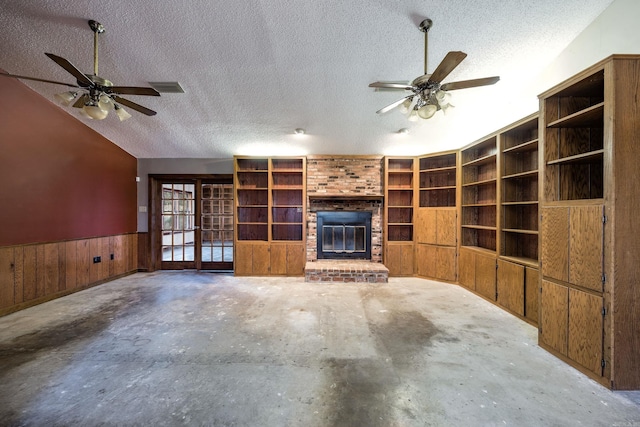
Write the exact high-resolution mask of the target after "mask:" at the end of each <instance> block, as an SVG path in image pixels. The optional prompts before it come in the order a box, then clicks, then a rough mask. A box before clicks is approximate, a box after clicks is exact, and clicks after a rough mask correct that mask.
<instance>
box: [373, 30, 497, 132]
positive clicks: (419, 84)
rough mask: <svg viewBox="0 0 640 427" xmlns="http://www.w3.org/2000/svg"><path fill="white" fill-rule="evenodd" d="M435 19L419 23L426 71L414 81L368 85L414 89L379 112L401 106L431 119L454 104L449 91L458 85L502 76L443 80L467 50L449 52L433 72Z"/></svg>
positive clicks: (487, 81)
mask: <svg viewBox="0 0 640 427" xmlns="http://www.w3.org/2000/svg"><path fill="white" fill-rule="evenodd" d="M432 24H433V22H432V21H431V19H429V18H427V19H425V20H424V21H422V22H421V23H420V25H419V27H418V28H419V29H420V31H422V32H423V33H424V74H423V75H422V76H419V77H417V78H416V79H414V80H413V81H412V82H411V83H398V82H384V81H378V82H374V83H371V84H370V85H369V87H372V88H376V90H379V89H387V90H405V91H410V92H412V93H411V94H410V95H408V96H405V97H404V98H402V99H399V100H398V101H396V102H394V103H392V104H389V105H387V106H386V107H384V108H381V109H380V110H378V111H376V113H378V114H382V113H386V112H387V111H391V110H393V109H394V108H396V107H400V106H402V109H403V110H404V111H405V112H408V113H409V119H412V118H417V117H421V118H423V119H429V118H431V117H433V115H434V114H435V113H436V112H437V111H438V110H444V109H446V108H448V107H451V106H452V105H451V104H450V103H449V98H450V95H449V93H448V91H450V90H457V89H467V88H472V87H477V86H486V85H492V84H494V83H496V82H497V81H498V80H500V77H497V76H496V77H485V78H481V79H473V80H463V81H458V82H451V83H442V81H443V80H444V79H445V78H446V77H447V76H448V75H449V73H451V71H453V70H454V68H456V67H457V66H458V65H459V64H460V63H461V62H462V60H463V59H464V58H466V57H467V54H466V53H464V52H460V51H455V52H449V53H447V55H446V56H445V57H444V59H443V60H442V62H440V64H439V65H438V66H437V67H436V69H435V70H434V71H433V73H432V74H429V73H428V68H427V53H428V40H429V29H430V28H431V26H432Z"/></svg>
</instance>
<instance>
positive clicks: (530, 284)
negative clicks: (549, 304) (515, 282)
mask: <svg viewBox="0 0 640 427" xmlns="http://www.w3.org/2000/svg"><path fill="white" fill-rule="evenodd" d="M539 276H540V274H539V272H538V270H537V269H535V268H531V267H525V272H524V302H525V307H524V316H525V317H526V318H527V319H529V320H530V321H531V322H533V323H534V324H538V309H539V306H538V301H539V296H540V285H539V284H538V278H539Z"/></svg>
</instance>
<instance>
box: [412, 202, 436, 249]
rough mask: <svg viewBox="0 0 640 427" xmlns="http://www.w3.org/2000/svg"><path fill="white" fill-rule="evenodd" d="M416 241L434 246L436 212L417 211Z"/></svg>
mask: <svg viewBox="0 0 640 427" xmlns="http://www.w3.org/2000/svg"><path fill="white" fill-rule="evenodd" d="M416 226H417V228H416V239H417V242H418V243H429V244H432V245H435V244H436V242H437V210H436V209H431V208H421V209H418V213H417V220H416Z"/></svg>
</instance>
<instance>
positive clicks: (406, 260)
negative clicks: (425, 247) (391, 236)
mask: <svg viewBox="0 0 640 427" xmlns="http://www.w3.org/2000/svg"><path fill="white" fill-rule="evenodd" d="M386 255H387V256H386V258H385V261H384V265H385V267H387V268H388V269H389V275H390V276H396V277H397V276H411V275H413V243H395V242H394V243H387V248H386Z"/></svg>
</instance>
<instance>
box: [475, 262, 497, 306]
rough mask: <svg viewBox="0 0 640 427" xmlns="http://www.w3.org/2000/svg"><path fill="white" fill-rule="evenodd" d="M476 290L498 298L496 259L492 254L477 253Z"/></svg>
mask: <svg viewBox="0 0 640 427" xmlns="http://www.w3.org/2000/svg"><path fill="white" fill-rule="evenodd" d="M476 292H478V293H479V294H481V295H483V296H485V297H487V298H489V299H490V300H492V301H495V300H496V259H495V257H493V256H491V255H484V254H477V255H476Z"/></svg>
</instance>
